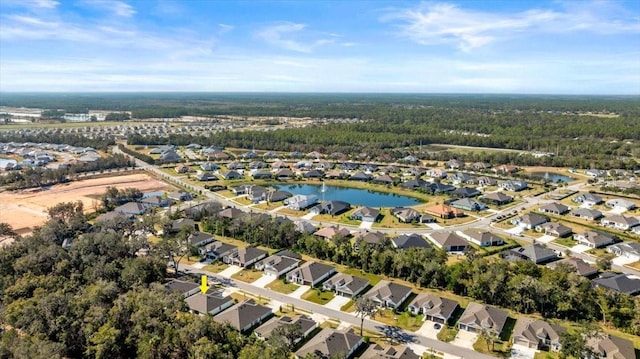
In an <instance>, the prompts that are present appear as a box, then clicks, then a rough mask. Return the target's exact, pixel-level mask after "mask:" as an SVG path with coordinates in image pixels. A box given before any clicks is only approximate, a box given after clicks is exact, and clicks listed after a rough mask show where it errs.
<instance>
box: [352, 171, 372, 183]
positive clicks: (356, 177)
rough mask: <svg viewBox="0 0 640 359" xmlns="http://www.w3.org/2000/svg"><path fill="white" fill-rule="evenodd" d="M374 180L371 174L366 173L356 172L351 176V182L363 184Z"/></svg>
mask: <svg viewBox="0 0 640 359" xmlns="http://www.w3.org/2000/svg"><path fill="white" fill-rule="evenodd" d="M371 178H372V176H371V175H370V174H367V173H364V172H356V173H354V174H352V175H351V176H349V181H361V182H367V181H369V180H370V179H371Z"/></svg>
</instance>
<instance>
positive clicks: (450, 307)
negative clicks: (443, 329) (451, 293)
mask: <svg viewBox="0 0 640 359" xmlns="http://www.w3.org/2000/svg"><path fill="white" fill-rule="evenodd" d="M457 308H458V302H456V301H455V300H451V299H447V298H442V297H439V296H437V295H434V294H431V293H420V294H418V296H417V297H415V298H414V299H413V300H412V301H411V303H409V305H408V306H407V309H408V310H409V311H410V312H411V313H412V314H413V315H418V314H424V319H425V320H429V321H432V322H436V323H440V324H447V323H448V322H449V319H451V316H452V315H453V312H455V311H456V309H457Z"/></svg>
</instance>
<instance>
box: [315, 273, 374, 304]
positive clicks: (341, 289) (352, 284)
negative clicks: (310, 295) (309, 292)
mask: <svg viewBox="0 0 640 359" xmlns="http://www.w3.org/2000/svg"><path fill="white" fill-rule="evenodd" d="M368 286H369V280H368V279H365V278H360V277H356V276H352V275H350V274H344V273H338V274H336V275H335V276H333V277H331V278H329V279H327V280H326V281H325V282H324V283H323V284H322V288H323V289H324V290H327V291H334V292H336V295H340V296H343V297H347V298H354V297H356V296H357V295H358V294H360V293H361V292H362V291H363V290H365V289H367V287H368Z"/></svg>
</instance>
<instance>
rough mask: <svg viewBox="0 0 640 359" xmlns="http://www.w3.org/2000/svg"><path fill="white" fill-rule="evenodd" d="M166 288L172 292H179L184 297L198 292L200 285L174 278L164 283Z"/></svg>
mask: <svg viewBox="0 0 640 359" xmlns="http://www.w3.org/2000/svg"><path fill="white" fill-rule="evenodd" d="M164 287H165V288H167V290H169V291H170V292H174V293H180V294H182V296H183V297H184V298H187V297H189V296H192V295H194V294H196V293H198V292H200V286H199V285H198V284H196V283H194V282H187V281H183V280H178V279H174V280H172V281H170V282H169V283H167V284H165V285H164Z"/></svg>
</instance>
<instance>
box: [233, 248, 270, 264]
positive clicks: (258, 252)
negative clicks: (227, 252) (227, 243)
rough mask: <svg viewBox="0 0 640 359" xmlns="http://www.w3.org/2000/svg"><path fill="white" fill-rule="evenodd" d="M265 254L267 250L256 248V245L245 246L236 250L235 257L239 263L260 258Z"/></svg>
mask: <svg viewBox="0 0 640 359" xmlns="http://www.w3.org/2000/svg"><path fill="white" fill-rule="evenodd" d="M266 254H267V251H265V250H263V249H260V248H256V247H247V248H242V249H239V250H238V252H237V254H236V255H237V258H238V260H239V261H240V263H247V262H251V261H253V260H255V259H256V258H260V257H261V256H264V255H266Z"/></svg>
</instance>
